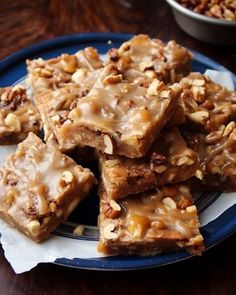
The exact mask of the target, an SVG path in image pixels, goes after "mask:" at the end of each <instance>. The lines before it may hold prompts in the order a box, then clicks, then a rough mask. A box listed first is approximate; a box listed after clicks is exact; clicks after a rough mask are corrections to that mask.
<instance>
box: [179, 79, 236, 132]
mask: <svg viewBox="0 0 236 295" xmlns="http://www.w3.org/2000/svg"><path fill="white" fill-rule="evenodd" d="M180 84H181V85H182V87H183V92H182V94H181V97H180V104H181V106H182V108H183V109H184V112H185V115H186V124H185V126H186V127H190V128H192V129H193V130H196V131H199V132H201V133H202V132H203V133H209V132H211V131H213V130H217V129H218V128H219V127H220V125H222V124H227V123H229V122H230V121H231V120H236V92H235V91H230V90H228V89H227V88H225V87H223V86H221V85H219V84H216V83H214V82H212V81H211V80H210V78H209V77H207V76H205V75H202V74H200V73H191V74H190V75H189V76H187V77H185V78H183V79H182V80H181V81H180Z"/></svg>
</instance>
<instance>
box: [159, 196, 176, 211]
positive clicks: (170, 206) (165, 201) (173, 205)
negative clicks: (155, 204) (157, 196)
mask: <svg viewBox="0 0 236 295" xmlns="http://www.w3.org/2000/svg"><path fill="white" fill-rule="evenodd" d="M162 203H163V204H164V205H165V206H166V207H167V209H176V208H177V206H176V203H175V201H174V200H173V199H171V198H169V197H167V198H164V199H163V200H162Z"/></svg>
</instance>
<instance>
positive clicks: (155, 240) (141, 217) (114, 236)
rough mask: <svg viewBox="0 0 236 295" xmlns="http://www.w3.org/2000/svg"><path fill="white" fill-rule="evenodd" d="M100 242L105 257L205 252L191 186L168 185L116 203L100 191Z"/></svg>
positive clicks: (99, 248)
mask: <svg viewBox="0 0 236 295" xmlns="http://www.w3.org/2000/svg"><path fill="white" fill-rule="evenodd" d="M100 197H101V202H100V217H99V227H100V243H99V247H98V250H99V251H101V252H103V253H106V254H125V255H128V254H129V255H130V254H138V255H142V256H145V255H155V254H157V253H160V252H163V251H174V250H180V249H186V250H187V251H188V252H190V253H191V254H198V255H200V254H201V253H202V251H203V250H204V246H203V237H202V235H201V234H200V232H199V226H200V224H199V220H198V216H197V209H196V206H195V205H194V204H193V199H192V197H191V193H190V191H189V188H188V186H186V185H183V184H178V185H172V186H165V187H162V188H160V189H155V190H152V191H149V192H146V193H142V194H138V195H134V196H130V197H127V198H124V199H122V200H119V202H116V201H114V200H110V199H109V196H107V194H106V193H105V191H101V192H100Z"/></svg>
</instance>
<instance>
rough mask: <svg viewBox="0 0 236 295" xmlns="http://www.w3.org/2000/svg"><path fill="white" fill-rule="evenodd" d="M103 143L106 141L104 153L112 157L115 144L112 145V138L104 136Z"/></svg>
mask: <svg viewBox="0 0 236 295" xmlns="http://www.w3.org/2000/svg"><path fill="white" fill-rule="evenodd" d="M103 141H104V145H105V149H104V152H105V153H107V154H109V155H112V154H113V152H114V151H113V143H112V140H111V138H110V136H109V135H107V134H105V135H104V136H103Z"/></svg>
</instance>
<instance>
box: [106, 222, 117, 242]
mask: <svg viewBox="0 0 236 295" xmlns="http://www.w3.org/2000/svg"><path fill="white" fill-rule="evenodd" d="M114 230H115V225H114V224H113V223H109V224H107V225H106V226H105V227H104V228H103V236H104V238H105V239H107V240H114V239H117V238H118V235H117V233H114V232H113V231H114Z"/></svg>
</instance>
